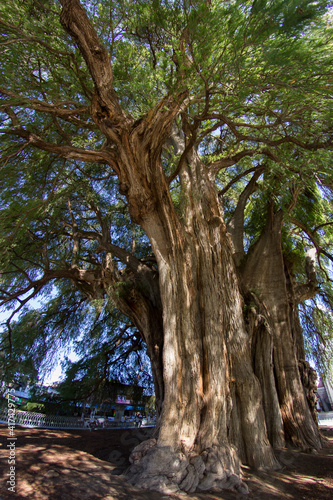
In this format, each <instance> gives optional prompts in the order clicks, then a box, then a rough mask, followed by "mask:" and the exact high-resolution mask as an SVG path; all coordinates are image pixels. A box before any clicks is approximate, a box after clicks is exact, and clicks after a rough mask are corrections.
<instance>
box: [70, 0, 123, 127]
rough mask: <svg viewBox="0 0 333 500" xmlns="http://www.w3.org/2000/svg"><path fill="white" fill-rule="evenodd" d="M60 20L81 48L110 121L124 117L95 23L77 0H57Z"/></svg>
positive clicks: (121, 119) (107, 55)
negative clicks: (59, 4)
mask: <svg viewBox="0 0 333 500" xmlns="http://www.w3.org/2000/svg"><path fill="white" fill-rule="evenodd" d="M60 3H61V5H62V6H63V8H62V11H61V14H60V22H61V24H62V26H63V28H64V29H65V30H66V31H67V33H69V35H70V36H71V37H72V39H73V40H74V41H75V42H76V44H77V46H78V47H79V49H80V52H81V54H82V56H83V57H84V60H85V61H86V64H87V67H88V70H89V72H90V74H91V77H92V79H93V82H94V85H95V90H96V93H97V95H98V97H99V99H98V100H99V101H100V105H101V106H102V108H103V107H104V108H105V110H106V112H107V115H106V116H105V117H104V118H107V119H110V120H111V121H113V122H118V123H119V122H120V121H124V120H125V119H126V116H125V113H124V112H123V110H122V109H121V107H120V104H119V100H118V97H117V95H116V93H115V91H114V89H113V74H112V68H111V63H110V58H109V54H108V52H107V50H106V49H105V47H103V45H102V44H101V43H100V41H99V38H98V36H97V34H96V31H95V29H94V27H93V26H92V24H91V22H90V20H89V18H88V16H87V14H86V11H85V10H84V9H83V7H82V6H81V4H80V2H79V0H60Z"/></svg>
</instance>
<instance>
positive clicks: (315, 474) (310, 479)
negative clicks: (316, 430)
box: [0, 425, 333, 500]
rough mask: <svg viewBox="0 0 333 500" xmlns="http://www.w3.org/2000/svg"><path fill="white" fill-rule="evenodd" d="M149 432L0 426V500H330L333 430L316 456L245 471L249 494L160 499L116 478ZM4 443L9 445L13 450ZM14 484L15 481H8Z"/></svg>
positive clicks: (287, 457) (286, 457)
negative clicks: (12, 432)
mask: <svg viewBox="0 0 333 500" xmlns="http://www.w3.org/2000/svg"><path fill="white" fill-rule="evenodd" d="M151 433H152V429H144V428H143V429H131V430H127V429H124V430H120V431H119V430H101V431H89V430H87V431H83V430H82V431H81V430H79V431H60V430H42V429H22V428H19V427H16V429H15V438H16V440H14V441H13V438H11V437H10V436H9V430H8V428H7V427H6V426H4V425H0V460H1V462H0V480H1V483H0V500H9V499H10V500H14V499H31V500H48V499H50V500H71V499H74V500H100V499H103V500H160V499H169V500H176V499H177V500H178V499H179V500H183V499H184V498H188V499H189V500H218V499H219V500H220V499H226V500H253V499H256V500H259V499H260V500H274V499H278V498H283V499H297V500H304V499H306V500H310V499H316V500H324V499H325V500H329V499H330V500H332V499H333V428H332V427H326V428H325V427H324V428H322V434H323V435H324V436H325V438H326V443H325V445H324V448H323V449H322V450H321V451H320V452H319V453H317V454H307V453H302V452H299V451H292V450H287V449H285V450H281V451H279V452H278V453H277V457H278V459H279V461H280V463H281V465H282V468H281V469H280V470H279V471H252V470H250V469H249V468H244V480H245V482H246V484H247V485H248V487H249V489H250V493H249V494H248V495H242V494H240V493H234V492H230V491H222V492H207V493H201V494H198V493H195V494H189V495H185V496H182V495H163V494H160V493H155V492H149V491H144V490H139V489H137V488H135V487H133V486H131V485H129V484H128V483H127V482H126V481H125V479H124V478H123V476H121V475H120V474H121V473H122V472H123V471H124V470H126V468H127V467H128V465H129V462H128V456H129V453H130V451H131V450H132V449H133V447H134V446H136V445H137V444H139V443H140V442H141V441H143V440H145V439H147V438H148V437H150V435H151ZM8 443H9V444H10V443H15V449H14V446H13V445H12V446H11V448H12V451H11V449H10V447H8ZM13 457H14V460H15V483H16V492H15V493H13V492H11V491H8V486H10V484H9V483H7V481H8V480H9V475H8V474H9V472H10V469H9V468H10V464H8V460H10V459H13ZM11 479H13V477H12V478H11Z"/></svg>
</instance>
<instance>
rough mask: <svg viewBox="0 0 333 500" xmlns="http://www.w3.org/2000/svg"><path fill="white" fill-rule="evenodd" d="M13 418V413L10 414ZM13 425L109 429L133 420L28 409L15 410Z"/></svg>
mask: <svg viewBox="0 0 333 500" xmlns="http://www.w3.org/2000/svg"><path fill="white" fill-rule="evenodd" d="M11 419H13V415H11ZM0 423H2V424H7V423H8V410H7V408H2V409H0ZM15 425H20V426H22V427H39V428H42V429H87V428H90V429H91V428H94V429H110V428H122V427H126V428H128V427H135V422H133V421H132V422H126V423H125V424H121V423H120V422H114V421H111V420H108V419H107V418H97V419H96V420H95V421H94V422H90V420H89V419H86V420H85V421H82V419H81V418H77V417H62V416H59V415H45V414H43V413H34V412H29V411H21V410H16V411H15ZM147 426H148V427H150V426H155V422H153V421H152V422H150V421H148V422H147V423H146V424H145V425H144V427H147Z"/></svg>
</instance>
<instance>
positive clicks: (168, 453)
mask: <svg viewBox="0 0 333 500" xmlns="http://www.w3.org/2000/svg"><path fill="white" fill-rule="evenodd" d="M182 186H183V190H184V192H185V194H186V200H187V206H186V209H185V214H184V218H183V221H180V220H179V219H178V218H177V217H176V215H175V212H174V209H173V206H172V203H171V199H170V197H169V193H168V191H167V189H165V192H164V193H163V199H164V203H163V204H162V203H160V204H159V205H158V206H157V207H158V209H157V210H156V212H155V213H153V214H151V215H150V216H146V217H145V218H144V220H143V222H142V226H143V228H144V229H145V230H146V232H147V234H148V236H149V238H150V241H151V244H152V247H153V250H154V254H155V256H156V258H157V262H158V267H159V275H160V291H161V299H162V303H163V324H164V351H163V364H164V386H165V397H164V404H163V410H162V415H161V419H160V425H159V435H158V438H157V440H156V441H154V442H150V443H149V444H147V449H141V448H140V449H135V450H134V453H133V456H132V461H133V466H132V467H131V468H130V469H129V471H128V477H129V478H130V480H131V481H132V482H135V484H138V485H141V486H143V487H149V488H153V489H158V490H161V491H174V490H177V489H178V488H180V489H183V490H186V491H194V490H195V489H196V488H198V489H209V488H211V487H213V486H218V487H231V485H233V486H234V487H236V488H238V489H241V490H243V489H244V486H243V485H242V483H241V481H240V478H239V476H240V463H239V458H238V455H237V452H236V450H235V448H234V446H233V444H232V443H231V435H232V432H231V431H230V427H231V411H232V396H231V386H233V391H234V394H235V395H236V397H237V404H238V406H239V415H240V429H241V436H242V450H239V451H242V452H243V454H244V458H245V459H246V460H247V462H248V463H250V464H251V465H255V466H273V465H274V464H275V463H276V462H275V458H274V455H273V452H272V449H271V447H270V444H269V441H268V438H267V434H266V424H265V418H264V412H263V408H262V401H261V389H260V385H259V382H258V380H257V378H256V377H255V375H254V373H253V370H252V363H251V357H250V349H249V346H250V339H249V336H248V334H247V332H246V329H245V325H244V322H243V313H242V301H241V296H240V292H239V289H238V282H237V276H236V273H235V267H234V262H233V258H232V250H231V244H230V241H229V238H228V235H227V233H226V228H225V225H224V221H223V219H222V214H221V212H220V208H219V203H218V199H217V195H216V193H215V189H214V187H213V185H212V184H211V183H210V181H209V179H208V176H207V173H206V171H205V167H204V165H203V164H202V163H201V162H200V160H199V158H198V157H196V156H195V155H193V156H192V158H191V164H190V166H189V167H188V168H187V169H185V170H184V172H183V173H182ZM160 189H161V188H160ZM242 458H243V457H242ZM236 478H238V479H236Z"/></svg>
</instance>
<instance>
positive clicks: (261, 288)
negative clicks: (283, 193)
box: [242, 206, 321, 449]
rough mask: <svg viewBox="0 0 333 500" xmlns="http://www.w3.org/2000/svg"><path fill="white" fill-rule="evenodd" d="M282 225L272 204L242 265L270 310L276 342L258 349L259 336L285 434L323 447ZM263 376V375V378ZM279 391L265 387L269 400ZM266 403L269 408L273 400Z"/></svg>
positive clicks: (270, 416)
mask: <svg viewBox="0 0 333 500" xmlns="http://www.w3.org/2000/svg"><path fill="white" fill-rule="evenodd" d="M282 225H283V213H282V211H279V212H278V213H276V214H274V213H273V207H272V206H270V209H269V214H268V222H267V225H266V228H265V230H264V231H263V233H262V235H261V237H260V238H259V240H258V242H257V244H256V245H255V247H254V248H253V249H252V251H250V253H249V255H248V257H247V260H246V263H245V264H244V265H243V267H242V278H243V282H244V284H245V285H246V287H247V289H248V290H250V291H251V292H252V296H256V297H257V299H258V300H259V301H260V302H261V303H262V304H264V305H265V307H266V309H267V314H266V321H267V322H269V324H270V330H269V331H270V332H271V334H272V341H273V345H272V344H270V347H269V349H270V352H269V354H268V357H267V355H265V353H262V354H261V353H259V354H258V352H257V342H256V339H254V342H255V346H254V350H255V358H257V357H259V359H261V361H260V363H262V364H263V365H265V367H266V370H269V371H270V374H269V377H270V379H271V380H274V379H273V374H272V370H273V369H274V378H275V381H276V389H277V395H278V399H279V407H280V411H281V416H282V420H283V430H284V436H285V439H286V440H287V441H288V442H290V443H292V444H294V445H296V446H298V447H301V448H307V449H308V448H310V449H319V448H320V447H321V440H320V435H319V431H318V427H317V425H316V424H315V422H314V419H313V417H312V415H311V411H310V408H309V405H308V404H307V400H306V397H305V392H304V390H303V385H302V381H301V376H300V372H299V358H298V356H299V355H301V356H304V351H302V348H301V340H300V336H299V332H296V326H297V321H296V318H295V314H296V313H295V301H294V300H292V301H291V294H290V286H289V293H288V283H287V280H286V274H285V263H284V259H283V254H282V246H281V230H282ZM266 330H267V329H266ZM293 334H294V335H293ZM266 336H267V334H266ZM295 336H297V338H296V337H295ZM262 346H263V342H260V343H259V344H258V347H259V349H262ZM272 347H273V351H272ZM271 352H273V358H271ZM303 359H304V358H303ZM263 377H264V376H261V377H260V378H261V381H262V383H263ZM274 390H275V388H274V385H272V384H270V388H269V389H268V390H267V391H266V390H264V400H266V398H269V397H272V395H271V394H270V391H274ZM274 399H275V398H274ZM266 407H267V408H269V406H268V405H266ZM272 408H274V410H273V412H272V411H271V410H268V411H267V410H266V417H267V421H269V420H273V421H274V422H275V427H276V429H275V431H274V432H273V430H271V432H270V435H271V436H272V439H273V443H274V440H275V439H276V436H277V435H278V434H279V433H280V432H279V429H278V426H279V416H278V411H277V408H276V403H275V404H274V407H272ZM276 432H277V434H276ZM280 434H281V433H280ZM274 444H275V445H276V443H274Z"/></svg>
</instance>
